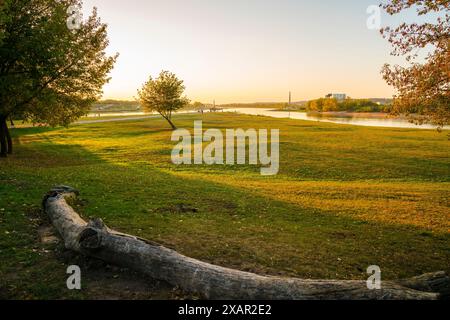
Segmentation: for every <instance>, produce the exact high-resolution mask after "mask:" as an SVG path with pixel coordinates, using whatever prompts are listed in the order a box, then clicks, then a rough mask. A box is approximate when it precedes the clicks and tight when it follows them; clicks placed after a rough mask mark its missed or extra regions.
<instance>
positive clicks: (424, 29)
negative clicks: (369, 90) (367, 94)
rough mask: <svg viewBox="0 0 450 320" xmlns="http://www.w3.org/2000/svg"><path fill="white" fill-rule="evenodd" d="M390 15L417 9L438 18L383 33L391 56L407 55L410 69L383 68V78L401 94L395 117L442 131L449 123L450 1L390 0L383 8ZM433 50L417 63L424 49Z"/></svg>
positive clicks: (394, 111)
mask: <svg viewBox="0 0 450 320" xmlns="http://www.w3.org/2000/svg"><path fill="white" fill-rule="evenodd" d="M382 7H383V8H384V9H385V10H386V12H387V13H388V14H390V15H396V14H399V13H401V12H402V11H404V10H407V9H411V8H415V9H416V11H417V14H418V15H419V16H436V15H437V18H436V19H435V23H430V22H426V23H422V24H418V23H412V24H406V23H402V24H401V25H399V26H398V27H396V28H391V27H386V28H384V29H382V30H381V33H382V34H383V36H384V37H385V38H387V39H388V40H389V42H390V43H391V44H392V46H393V47H394V50H393V52H392V55H395V56H405V57H406V60H407V61H408V62H409V63H410V65H409V66H408V67H401V66H398V65H396V66H393V67H392V66H390V65H388V64H386V65H385V66H384V67H383V71H382V73H383V76H384V79H385V80H386V81H387V83H388V84H390V85H392V86H394V87H395V88H396V89H397V91H398V93H397V95H396V96H395V99H394V104H393V110H392V111H393V113H394V114H407V115H409V116H410V118H411V120H412V121H414V122H417V123H425V122H429V123H432V124H435V125H437V126H438V127H439V128H440V127H442V126H444V125H446V124H449V123H450V15H449V10H450V1H449V0H435V1H420V0H391V1H389V2H387V3H386V4H384V5H382ZM425 48H431V49H432V50H431V53H429V54H428V55H427V56H426V58H425V62H424V63H423V64H421V63H418V62H417V58H418V56H419V55H418V53H419V51H420V50H421V49H425Z"/></svg>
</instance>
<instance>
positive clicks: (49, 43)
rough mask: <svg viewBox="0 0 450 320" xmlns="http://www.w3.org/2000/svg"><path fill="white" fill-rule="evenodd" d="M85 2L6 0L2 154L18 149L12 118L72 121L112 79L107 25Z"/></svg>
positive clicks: (1, 43) (0, 32) (1, 5)
mask: <svg viewBox="0 0 450 320" xmlns="http://www.w3.org/2000/svg"><path fill="white" fill-rule="evenodd" d="M81 5H82V2H81V1H80V0H0V144H1V150H0V155H1V156H6V154H7V153H12V141H11V138H10V134H9V130H8V126H7V119H8V118H9V117H21V118H22V119H25V120H28V121H30V122H33V123H40V124H47V125H51V126H56V125H68V124H69V123H71V122H73V121H74V120H76V119H78V118H79V117H81V116H83V115H85V114H86V113H87V112H88V111H89V109H90V106H91V105H92V103H93V102H94V101H96V100H97V99H98V98H99V97H100V96H101V93H102V87H103V85H104V84H105V83H106V82H108V80H109V78H108V73H109V71H110V70H111V69H112V67H113V65H114V62H115V60H116V58H117V55H116V56H108V55H107V54H106V53H105V49H106V47H107V46H108V38H107V31H106V25H105V24H103V23H101V21H100V19H99V18H98V16H97V11H96V9H94V10H93V12H92V14H91V15H90V17H88V18H87V19H86V20H84V21H81V20H80V21H76V20H79V19H80V16H78V15H77V14H74V13H75V12H76V11H78V10H81Z"/></svg>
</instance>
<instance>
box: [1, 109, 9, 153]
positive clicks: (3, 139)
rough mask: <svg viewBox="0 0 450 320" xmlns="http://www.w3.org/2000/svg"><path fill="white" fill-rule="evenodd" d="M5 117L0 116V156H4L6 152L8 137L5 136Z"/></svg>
mask: <svg viewBox="0 0 450 320" xmlns="http://www.w3.org/2000/svg"><path fill="white" fill-rule="evenodd" d="M5 127H7V125H6V117H4V116H0V157H2V158H6V156H7V154H8V137H7V131H8V130H7V128H6V129H5Z"/></svg>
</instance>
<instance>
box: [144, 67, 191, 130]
mask: <svg viewBox="0 0 450 320" xmlns="http://www.w3.org/2000/svg"><path fill="white" fill-rule="evenodd" d="M184 90H185V86H184V85H183V80H179V79H178V78H177V76H176V75H175V74H173V73H171V72H169V71H162V72H161V73H160V74H159V76H158V78H157V79H152V77H150V79H149V80H148V81H147V82H146V83H145V84H144V85H143V86H142V89H141V90H138V97H139V101H140V103H141V105H142V107H143V108H144V110H145V111H150V112H153V111H156V112H158V113H159V114H160V115H161V116H162V117H163V118H164V119H166V120H167V122H169V124H170V126H171V127H172V129H173V130H175V129H176V128H177V127H176V126H175V124H174V123H173V122H172V114H173V113H174V112H175V111H177V110H179V109H181V108H183V107H185V106H186V105H188V104H189V100H188V99H187V98H186V97H185V96H183V93H184Z"/></svg>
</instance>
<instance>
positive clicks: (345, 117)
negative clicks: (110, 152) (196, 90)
mask: <svg viewBox="0 0 450 320" xmlns="http://www.w3.org/2000/svg"><path fill="white" fill-rule="evenodd" d="M224 112H236V113H241V114H248V115H255V116H256V115H257V116H267V117H272V118H279V119H297V120H307V121H318V122H330V123H340V124H351V125H356V126H366V127H386V128H413V129H436V127H435V126H432V125H420V126H419V125H415V124H413V123H410V122H409V121H408V120H405V119H399V118H391V117H388V115H384V114H379V113H367V114H365V113H358V114H352V113H345V112H343V113H329V114H327V113H322V114H318V113H316V114H310V113H306V112H296V111H295V112H288V111H277V110H273V109H264V108H237V109H225V110H224ZM181 113H196V112H195V111H188V112H186V111H182V112H181ZM151 114H156V113H150V114H148V113H143V112H120V113H103V114H102V116H109V117H129V116H144V115H151ZM89 117H92V118H95V117H98V114H94V113H92V114H90V115H89ZM445 129H449V127H448V126H447V127H446V128H445Z"/></svg>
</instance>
